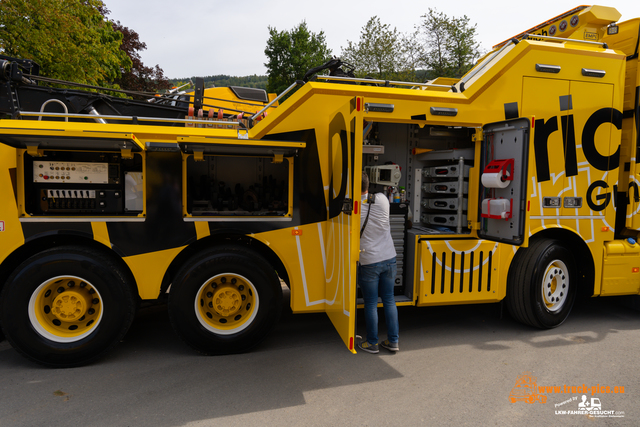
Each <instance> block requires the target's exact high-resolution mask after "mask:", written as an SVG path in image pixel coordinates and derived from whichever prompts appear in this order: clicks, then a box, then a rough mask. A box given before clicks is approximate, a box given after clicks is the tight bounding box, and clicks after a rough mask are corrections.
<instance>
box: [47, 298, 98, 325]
mask: <svg viewBox="0 0 640 427" xmlns="http://www.w3.org/2000/svg"><path fill="white" fill-rule="evenodd" d="M90 305H91V300H90V299H89V293H88V292H77V291H71V290H69V291H67V292H63V293H62V294H60V295H58V296H57V297H55V298H54V300H53V304H51V313H53V315H54V316H55V317H56V318H58V319H59V320H61V321H63V322H75V321H77V320H78V319H80V318H81V317H82V316H84V315H85V314H86V313H87V310H88V308H89V306H90Z"/></svg>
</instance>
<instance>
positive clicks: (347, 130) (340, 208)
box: [325, 97, 364, 353]
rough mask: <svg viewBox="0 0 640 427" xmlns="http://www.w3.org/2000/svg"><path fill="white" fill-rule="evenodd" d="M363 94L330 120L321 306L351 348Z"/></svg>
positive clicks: (357, 241) (352, 342) (357, 242)
mask: <svg viewBox="0 0 640 427" xmlns="http://www.w3.org/2000/svg"><path fill="white" fill-rule="evenodd" d="M363 105H364V103H363V99H362V98H361V97H354V98H352V99H351V100H350V101H349V102H348V103H347V104H346V105H343V106H342V107H341V108H340V109H338V110H337V111H336V112H335V113H334V114H333V116H332V117H330V119H329V133H328V138H329V141H328V152H329V189H328V191H329V205H328V206H329V212H328V221H327V236H328V237H327V239H326V241H325V244H326V251H325V253H326V257H327V266H326V267H327V268H326V277H325V281H326V284H325V307H326V313H327V315H328V316H329V319H331V322H332V323H333V325H334V327H335V328H336V330H337V331H338V333H339V334H340V337H341V338H342V340H343V341H344V343H345V344H346V345H347V347H348V348H349V350H351V352H353V353H355V350H354V335H355V324H356V263H357V261H358V257H359V251H360V194H361V191H360V187H361V181H362V172H361V171H362V125H363V122H362V120H363Z"/></svg>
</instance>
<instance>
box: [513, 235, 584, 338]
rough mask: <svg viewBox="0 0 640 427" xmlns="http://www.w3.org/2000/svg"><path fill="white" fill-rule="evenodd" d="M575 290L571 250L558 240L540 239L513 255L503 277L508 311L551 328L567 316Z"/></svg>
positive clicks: (516, 316) (527, 320)
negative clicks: (504, 277)
mask: <svg viewBox="0 0 640 427" xmlns="http://www.w3.org/2000/svg"><path fill="white" fill-rule="evenodd" d="M576 290H577V274H576V265H575V261H574V258H573V256H572V254H571V252H569V250H568V249H567V248H565V247H564V246H562V244H560V242H559V241H558V240H552V239H540V240H537V241H535V242H534V243H532V244H531V245H530V246H529V247H528V248H522V249H519V250H518V253H517V254H516V256H515V257H514V259H513V262H512V264H511V268H510V269H509V275H508V278H507V303H508V307H509V312H510V313H511V315H512V316H513V317H514V318H515V319H516V320H518V321H520V322H522V323H526V324H527V325H531V326H535V327H537V328H541V329H550V328H555V327H556V326H559V325H561V324H562V323H563V322H564V321H565V320H566V319H567V317H568V316H569V313H570V312H571V308H572V307H573V302H574V300H575V297H576Z"/></svg>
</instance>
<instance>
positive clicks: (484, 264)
mask: <svg viewBox="0 0 640 427" xmlns="http://www.w3.org/2000/svg"><path fill="white" fill-rule="evenodd" d="M510 248H511V246H510V245H503V244H500V243H496V242H490V241H486V240H476V239H451V240H433V241H429V240H423V241H421V242H420V243H419V251H418V252H419V255H418V256H419V260H418V261H419V264H418V265H417V267H418V268H419V276H418V277H417V278H416V279H417V280H419V285H420V286H419V294H418V304H417V305H419V306H423V305H443V304H472V303H482V302H497V301H500V300H501V299H502V298H504V295H505V294H504V292H505V287H504V286H502V287H501V286H499V284H500V283H501V280H502V276H503V275H506V273H507V267H506V266H505V265H502V263H501V262H500V261H501V257H500V255H501V251H508V250H509V249H510Z"/></svg>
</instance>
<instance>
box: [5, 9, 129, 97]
mask: <svg viewBox="0 0 640 427" xmlns="http://www.w3.org/2000/svg"><path fill="white" fill-rule="evenodd" d="M103 7H104V3H103V2H102V1H100V0H65V1H60V0H2V1H0V52H2V53H3V54H5V55H8V56H13V57H19V58H25V59H32V60H34V61H35V62H37V63H38V64H40V66H41V74H42V75H43V76H47V77H51V78H56V79H60V80H69V81H74V82H78V83H84V84H90V85H99V86H110V85H111V82H113V81H114V80H115V79H116V78H118V77H119V75H120V73H121V70H127V69H129V68H130V67H131V60H130V59H129V57H128V56H127V55H126V53H125V52H124V51H122V50H120V44H121V42H122V34H121V33H119V32H117V31H115V30H114V29H113V28H112V26H111V24H110V22H109V21H107V20H106V19H105V18H104V17H103V15H102V14H101V12H100V10H101V8H103Z"/></svg>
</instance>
